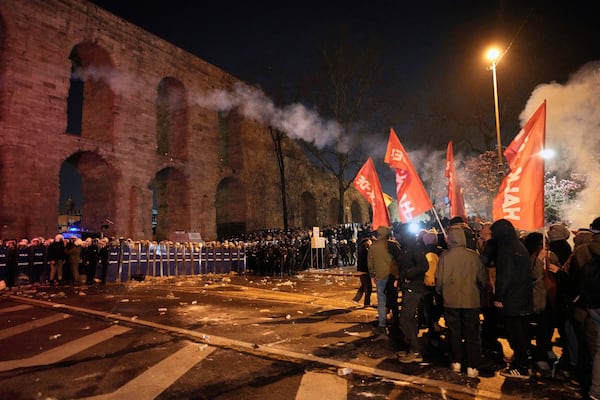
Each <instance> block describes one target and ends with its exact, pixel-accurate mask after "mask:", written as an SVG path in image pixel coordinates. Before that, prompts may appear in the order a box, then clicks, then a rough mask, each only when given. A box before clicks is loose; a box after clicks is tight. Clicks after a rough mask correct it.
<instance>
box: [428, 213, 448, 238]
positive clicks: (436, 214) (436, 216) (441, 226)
mask: <svg viewBox="0 0 600 400" xmlns="http://www.w3.org/2000/svg"><path fill="white" fill-rule="evenodd" d="M432 210H433V215H435V219H437V222H438V225H439V226H440V229H441V230H442V233H443V234H444V238H447V237H448V236H446V231H445V230H444V226H443V225H442V221H440V217H439V216H438V213H437V211H435V207H433V208H432Z"/></svg>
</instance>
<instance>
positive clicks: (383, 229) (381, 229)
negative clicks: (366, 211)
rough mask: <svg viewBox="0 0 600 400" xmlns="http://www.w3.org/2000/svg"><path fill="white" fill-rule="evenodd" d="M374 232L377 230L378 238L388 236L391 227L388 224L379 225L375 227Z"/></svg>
mask: <svg viewBox="0 0 600 400" xmlns="http://www.w3.org/2000/svg"><path fill="white" fill-rule="evenodd" d="M375 232H377V236H378V237H380V238H381V237H388V236H389V235H390V232H391V228H390V227H389V226H384V225H380V226H378V227H377V230H376V231H375Z"/></svg>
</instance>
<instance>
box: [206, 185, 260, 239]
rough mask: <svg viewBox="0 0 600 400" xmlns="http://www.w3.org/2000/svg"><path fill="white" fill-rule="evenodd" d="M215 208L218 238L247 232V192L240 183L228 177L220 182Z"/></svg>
mask: <svg viewBox="0 0 600 400" xmlns="http://www.w3.org/2000/svg"><path fill="white" fill-rule="evenodd" d="M257 207H259V206H258V205H257ZM215 208H216V212H217V237H218V238H227V237H232V236H236V235H239V234H240V233H245V232H246V190H245V188H244V186H243V185H242V183H241V182H240V181H238V180H237V179H235V178H231V177H228V178H225V179H223V180H222V181H221V182H219V185H218V186H217V193H216V198H215Z"/></svg>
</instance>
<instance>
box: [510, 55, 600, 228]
mask: <svg viewBox="0 0 600 400" xmlns="http://www.w3.org/2000/svg"><path fill="white" fill-rule="evenodd" d="M544 100H546V102H547V103H546V107H547V109H546V148H547V149H554V150H555V151H556V152H557V156H556V157H555V158H554V159H551V160H548V161H547V162H546V171H553V172H559V173H560V172H566V171H568V170H572V171H573V172H576V173H579V174H582V175H583V176H585V177H586V179H587V186H586V189H584V190H583V191H582V192H581V193H580V194H579V195H578V198H577V199H576V202H575V206H573V205H571V206H569V207H568V208H566V209H564V210H562V212H563V215H564V216H565V217H566V218H567V220H568V221H569V223H570V225H571V226H570V227H571V228H572V229H576V228H582V227H588V226H589V224H590V223H591V222H592V220H593V219H594V218H595V217H598V216H600V190H599V188H600V173H599V172H598V171H600V168H598V166H599V162H600V62H598V61H596V62H591V63H588V64H586V65H584V66H583V67H582V68H580V69H579V70H578V71H577V72H576V73H574V74H573V75H572V76H571V77H570V78H569V80H568V82H567V83H565V84H564V85H561V84H558V83H555V82H552V83H547V84H542V85H539V86H538V87H536V88H535V90H534V91H533V92H532V94H531V97H530V98H529V100H528V102H527V105H526V106H525V109H524V110H523V111H522V113H521V116H520V120H521V125H524V124H525V123H526V122H527V120H528V119H529V117H530V116H531V115H532V114H533V113H534V112H535V110H536V109H537V108H538V107H539V106H540V104H542V102H543V101H544Z"/></svg>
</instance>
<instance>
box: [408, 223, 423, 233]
mask: <svg viewBox="0 0 600 400" xmlns="http://www.w3.org/2000/svg"><path fill="white" fill-rule="evenodd" d="M408 229H409V230H410V231H411V232H412V233H414V234H415V235H416V234H417V233H419V231H420V230H421V226H420V225H419V224H417V223H414V222H413V223H411V224H410V225H409V226H408Z"/></svg>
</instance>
